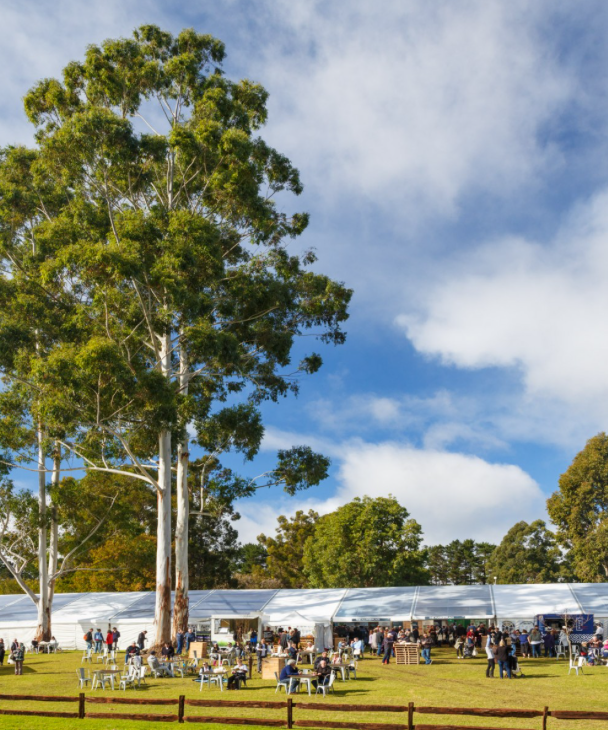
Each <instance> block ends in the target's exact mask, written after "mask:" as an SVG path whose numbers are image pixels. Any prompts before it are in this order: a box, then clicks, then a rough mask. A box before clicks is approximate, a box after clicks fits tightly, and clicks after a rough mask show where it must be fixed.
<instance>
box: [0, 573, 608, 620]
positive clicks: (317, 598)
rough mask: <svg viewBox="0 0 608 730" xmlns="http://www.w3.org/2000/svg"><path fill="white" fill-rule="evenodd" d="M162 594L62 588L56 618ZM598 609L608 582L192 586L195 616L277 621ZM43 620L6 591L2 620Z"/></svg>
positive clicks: (150, 613)
mask: <svg viewBox="0 0 608 730" xmlns="http://www.w3.org/2000/svg"><path fill="white" fill-rule="evenodd" d="M155 600H156V599H155V594H154V593H153V592H135V591H134V592H132V593H57V594H56V595H55V598H54V600H53V622H54V623H55V624H70V623H79V624H81V625H82V624H83V623H89V622H91V625H92V626H93V627H94V628H97V627H99V628H104V629H105V628H107V624H108V623H112V624H117V623H119V622H125V621H126V622H128V621H133V622H151V621H152V620H153V618H154V606H155ZM550 613H571V614H576V613H592V614H594V615H596V616H598V617H602V618H605V617H608V583H572V584H568V583H553V584H543V585H472V586H420V587H415V586H404V587H395V588H349V589H342V588H340V589H295V590H289V589H281V590H274V589H272V590H271V589H267V590H262V589H260V590H243V591H240V590H206V591H191V592H190V615H191V617H192V619H193V620H197V619H202V618H208V617H211V616H218V617H230V616H248V615H256V614H260V615H263V617H264V621H266V622H268V623H270V624H275V625H277V624H280V623H282V622H284V621H289V617H290V616H291V617H293V618H292V622H295V619H296V618H298V619H299V621H300V623H308V624H314V623H327V622H329V621H332V620H333V621H336V622H342V621H353V620H354V621H381V620H385V621H403V620H408V619H409V618H410V617H411V618H414V619H424V618H437V619H439V618H457V617H463V618H476V619H490V618H492V617H494V616H496V617H497V618H498V619H508V618H522V619H523V618H533V617H534V616H536V615H538V614H550ZM26 623H27V624H29V625H36V623H37V614H36V607H35V605H34V603H33V602H32V601H31V600H30V598H29V597H28V596H26V595H24V594H16V595H0V626H4V627H8V626H11V625H15V624H20V625H24V624H26Z"/></svg>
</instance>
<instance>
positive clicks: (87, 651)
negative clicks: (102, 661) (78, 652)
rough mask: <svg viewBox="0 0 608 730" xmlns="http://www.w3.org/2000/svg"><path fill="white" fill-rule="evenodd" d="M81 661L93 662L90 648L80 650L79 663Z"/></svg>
mask: <svg viewBox="0 0 608 730" xmlns="http://www.w3.org/2000/svg"><path fill="white" fill-rule="evenodd" d="M82 662H91V663H93V657H92V649H85V650H84V651H83V652H82V659H81V660H80V663H81V664H82Z"/></svg>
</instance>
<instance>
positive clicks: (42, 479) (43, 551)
mask: <svg viewBox="0 0 608 730" xmlns="http://www.w3.org/2000/svg"><path fill="white" fill-rule="evenodd" d="M37 439H38V601H37V608H38V628H37V631H36V638H37V639H38V640H39V641H49V640H50V638H51V635H50V625H51V614H50V609H49V602H48V590H49V574H48V568H47V563H46V561H47V526H46V459H45V458H44V444H43V433H42V427H41V426H39V427H38V431H37Z"/></svg>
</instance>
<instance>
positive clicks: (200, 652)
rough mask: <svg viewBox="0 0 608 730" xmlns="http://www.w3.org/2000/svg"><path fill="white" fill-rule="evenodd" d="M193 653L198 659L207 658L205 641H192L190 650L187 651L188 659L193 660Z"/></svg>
mask: <svg viewBox="0 0 608 730" xmlns="http://www.w3.org/2000/svg"><path fill="white" fill-rule="evenodd" d="M194 652H196V655H197V656H198V658H199V659H206V658H207V642H206V641H193V642H191V643H190V649H189V651H188V657H189V658H190V659H194Z"/></svg>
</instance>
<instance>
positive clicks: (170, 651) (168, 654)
mask: <svg viewBox="0 0 608 730" xmlns="http://www.w3.org/2000/svg"><path fill="white" fill-rule="evenodd" d="M160 653H161V655H162V656H163V657H165V659H166V660H167V661H168V662H170V661H171V660H172V659H173V657H174V656H175V649H174V648H173V644H170V643H169V642H168V641H167V642H165V645H164V646H163V648H162V649H161V652H160Z"/></svg>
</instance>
